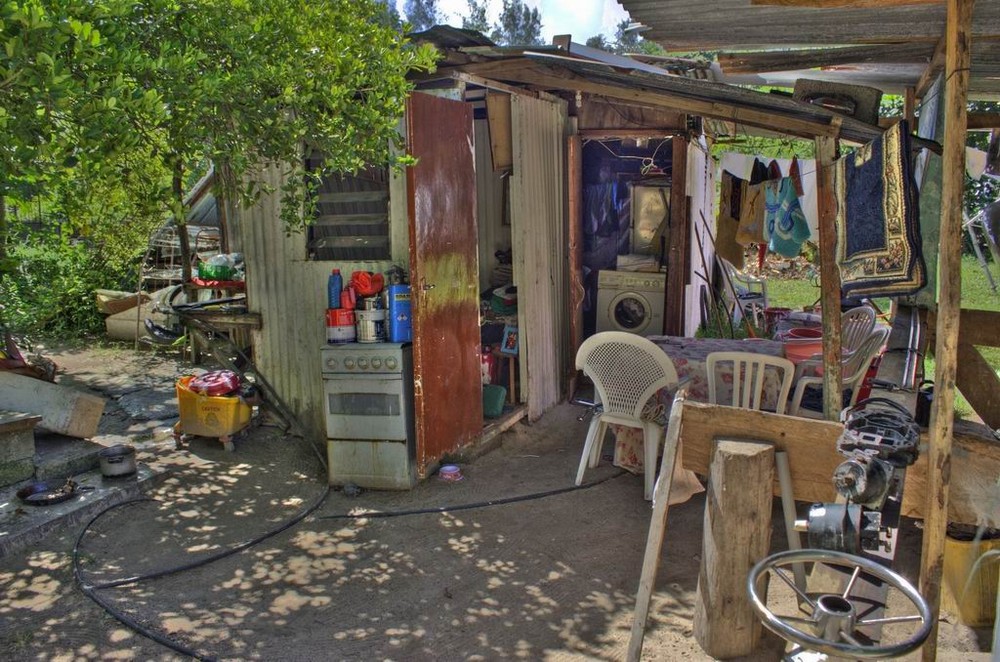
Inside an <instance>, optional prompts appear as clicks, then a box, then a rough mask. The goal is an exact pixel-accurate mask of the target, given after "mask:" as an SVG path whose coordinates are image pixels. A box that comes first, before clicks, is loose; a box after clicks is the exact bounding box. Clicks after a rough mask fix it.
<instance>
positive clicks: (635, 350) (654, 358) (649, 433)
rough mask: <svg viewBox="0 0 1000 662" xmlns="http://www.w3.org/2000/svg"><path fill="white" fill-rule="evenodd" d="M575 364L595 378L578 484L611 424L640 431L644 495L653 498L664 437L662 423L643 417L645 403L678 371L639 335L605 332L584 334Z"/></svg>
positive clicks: (597, 459)
mask: <svg viewBox="0 0 1000 662" xmlns="http://www.w3.org/2000/svg"><path fill="white" fill-rule="evenodd" d="M576 368H577V370H582V371H583V373H584V374H585V375H587V377H589V378H590V379H591V381H593V382H594V389H595V390H596V392H597V393H596V395H597V401H598V402H599V403H600V404H601V405H602V407H603V409H599V410H598V411H597V412H596V413H595V414H594V418H593V419H592V420H591V421H590V429H589V430H587V440H586V441H585V442H584V444H583V455H582V456H581V457H580V467H579V469H578V470H577V472H576V484H577V485H579V484H580V483H581V482H583V474H584V472H585V471H586V470H587V466H588V465H589V466H590V467H591V468H593V467H596V466H597V465H598V464H599V462H600V459H601V446H602V444H603V441H604V435H605V432H606V431H607V428H608V425H609V424H617V425H625V426H628V427H632V428H639V429H641V430H642V442H643V458H644V464H643V466H644V469H643V473H644V479H645V485H644V487H645V489H644V494H645V497H646V500H647V501H648V500H650V499H652V498H653V483H654V480H655V474H656V456H657V454H658V452H659V445H660V442H661V440H662V439H663V437H664V432H665V430H664V427H665V426H664V425H663V424H661V423H658V422H656V421H653V420H647V419H644V418H643V409H644V408H645V406H646V404H647V403H648V402H650V401H651V400H653V401H654V402H655V397H656V392H657V391H659V390H660V389H662V388H670V387H673V386H676V385H677V371H676V370H675V369H674V364H673V363H672V362H671V361H670V357H668V356H667V355H666V353H665V352H664V351H663V350H662V349H660V348H659V347H657V346H656V345H655V344H653V343H652V342H651V341H649V340H646V339H645V338H643V337H642V336H637V335H635V334H632V333H624V332H621V331H605V332H603V333H597V334H595V335H593V336H591V337H590V338H587V340H585V341H584V342H583V344H582V345H580V350H579V351H578V352H577V353H576Z"/></svg>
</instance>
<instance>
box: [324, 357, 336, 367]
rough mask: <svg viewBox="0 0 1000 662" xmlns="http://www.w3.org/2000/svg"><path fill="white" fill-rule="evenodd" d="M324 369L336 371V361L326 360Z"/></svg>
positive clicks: (332, 359)
mask: <svg viewBox="0 0 1000 662" xmlns="http://www.w3.org/2000/svg"><path fill="white" fill-rule="evenodd" d="M326 367H327V368H329V369H330V370H336V369H337V359H334V358H329V359H327V360H326Z"/></svg>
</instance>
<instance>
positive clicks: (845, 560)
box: [747, 549, 931, 660]
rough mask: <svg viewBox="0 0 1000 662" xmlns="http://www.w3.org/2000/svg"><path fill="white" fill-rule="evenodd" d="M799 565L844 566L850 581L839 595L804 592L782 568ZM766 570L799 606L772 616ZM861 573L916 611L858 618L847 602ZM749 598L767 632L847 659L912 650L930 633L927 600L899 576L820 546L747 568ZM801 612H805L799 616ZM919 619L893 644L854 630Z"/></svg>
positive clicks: (853, 606) (781, 554) (776, 556)
mask: <svg viewBox="0 0 1000 662" xmlns="http://www.w3.org/2000/svg"><path fill="white" fill-rule="evenodd" d="M800 563H822V564H825V565H829V566H834V567H839V568H843V569H847V570H848V571H849V572H850V575H849V576H850V579H849V580H848V582H847V585H846V587H845V588H844V590H843V592H842V593H820V594H818V595H817V594H813V595H808V594H806V593H805V592H803V591H802V590H801V589H799V588H798V587H796V585H795V583H794V580H793V579H792V578H791V577H790V575H789V572H788V571H787V570H786V568H788V566H793V565H795V564H800ZM771 574H774V575H776V576H778V577H779V578H780V579H781V580H783V581H784V582H785V583H786V584H788V585H789V586H790V587H791V588H792V590H793V591H795V594H796V596H797V597H798V599H799V600H800V601H801V602H802V603H803V604H804V606H803V607H802V608H801V610H800V612H799V613H797V614H794V615H778V614H775V613H774V612H772V611H771V610H770V609H769V608H768V606H767V603H766V596H767V583H766V581H765V579H766V578H767V577H769V576H770V575H771ZM862 575H866V576H869V577H874V578H876V579H878V580H880V581H881V582H883V583H884V584H886V585H887V586H888V587H889V588H894V589H896V590H897V591H899V592H901V593H902V594H903V595H905V596H906V597H907V599H908V600H909V601H910V603H911V604H912V605H913V606H914V607H915V608H916V611H917V613H916V614H912V615H909V616H896V617H891V618H888V617H879V618H863V617H859V614H858V611H857V603H856V602H855V601H852V600H851V591H852V590H853V589H854V587H855V583H856V582H857V580H858V578H859V577H861V576H862ZM747 592H748V593H749V594H750V602H751V603H752V604H753V607H754V609H755V610H756V612H757V616H758V617H759V618H760V619H761V622H762V623H763V624H764V627H766V628H767V629H768V630H770V631H771V632H774V633H775V634H777V635H778V636H779V637H781V638H782V639H784V640H786V641H790V642H792V643H795V644H798V645H799V646H801V647H802V648H803V649H805V650H811V651H816V652H819V653H825V654H827V655H834V656H839V657H848V658H853V659H863V660H871V659H885V658H889V657H899V656H900V655H905V654H907V653H909V652H911V651H913V650H916V649H917V648H919V647H920V645H921V644H923V643H924V640H925V639H927V635H928V634H930V631H931V612H930V607H928V606H927V601H926V600H924V598H923V597H922V596H921V595H920V594H919V593H917V590H916V589H915V588H914V587H913V585H912V584H910V582H908V581H907V580H906V579H905V578H904V577H903V576H902V575H899V574H897V573H895V572H893V571H892V570H890V569H889V568H886V567H884V566H882V565H879V564H878V563H875V562H874V561H870V560H868V559H866V558H862V557H860V556H855V555H853V554H845V553H844V552H835V551H830V550H821V549H803V550H793V551H787V552H779V553H777V554H772V555H771V556H768V557H767V558H765V559H763V560H761V561H760V563H758V564H757V565H755V566H754V567H753V569H752V570H751V571H750V576H749V577H748V578H747ZM802 611H805V612H806V613H807V614H808V615H807V616H802V615H801V612H802ZM908 622H912V623H919V624H920V625H919V627H918V628H917V631H916V632H915V633H913V634H912V635H910V636H909V637H908V638H906V639H904V640H903V641H900V642H898V643H892V644H886V645H879V644H869V643H867V642H868V641H869V640H868V638H867V637H866V636H865V634H864V633H862V632H859V628H863V627H865V626H879V625H887V624H890V623H892V624H897V623H908Z"/></svg>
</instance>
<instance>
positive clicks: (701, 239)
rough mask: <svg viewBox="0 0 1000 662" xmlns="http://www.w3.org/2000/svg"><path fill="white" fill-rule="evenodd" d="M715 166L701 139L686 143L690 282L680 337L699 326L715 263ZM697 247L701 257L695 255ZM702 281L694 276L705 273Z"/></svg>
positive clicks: (716, 197) (687, 334) (703, 139)
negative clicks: (703, 293)
mask: <svg viewBox="0 0 1000 662" xmlns="http://www.w3.org/2000/svg"><path fill="white" fill-rule="evenodd" d="M715 171H716V167H715V162H714V161H713V160H712V158H711V157H710V156H709V155H708V143H707V142H706V141H705V137H704V136H699V137H697V138H693V139H692V140H691V142H689V143H688V162H687V192H688V195H689V196H690V198H691V204H690V207H689V209H690V213H691V240H690V242H689V244H690V245H689V246H688V248H689V249H690V250H691V282H690V284H689V285H688V286H687V292H686V293H685V296H684V311H685V318H684V335H686V336H694V334H695V332H696V331H697V330H698V326H699V325H700V324H701V291H702V288H708V287H709V285H708V281H710V280H711V278H712V265H713V264H714V261H715V248H714V244H713V243H712V242H713V239H712V237H714V236H715V223H716V203H717V200H718V196H717V195H716V193H715ZM699 246H700V247H701V250H702V252H703V255H699V254H698V249H699ZM706 269H707V270H708V274H706V276H705V278H706V279H705V280H703V279H702V278H701V277H700V276H699V275H698V274H701V273H702V272H704V271H705V270H706Z"/></svg>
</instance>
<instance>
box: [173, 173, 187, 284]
mask: <svg viewBox="0 0 1000 662" xmlns="http://www.w3.org/2000/svg"><path fill="white" fill-rule="evenodd" d="M173 189H174V200H175V202H176V205H175V209H176V211H175V212H174V223H175V224H176V225H177V238H178V240H179V241H180V247H181V281H182V282H183V283H185V284H187V283H190V282H191V243H190V242H189V241H188V232H187V210H186V209H184V165H183V164H182V163H181V162H180V160H179V159H178V160H177V161H174V177H173Z"/></svg>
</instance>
